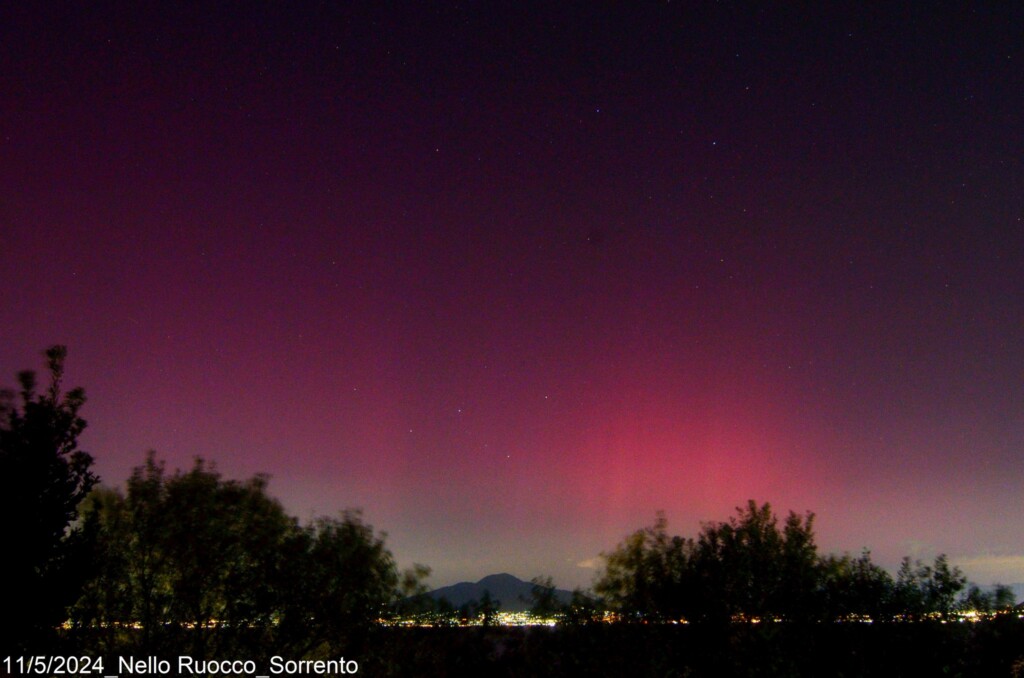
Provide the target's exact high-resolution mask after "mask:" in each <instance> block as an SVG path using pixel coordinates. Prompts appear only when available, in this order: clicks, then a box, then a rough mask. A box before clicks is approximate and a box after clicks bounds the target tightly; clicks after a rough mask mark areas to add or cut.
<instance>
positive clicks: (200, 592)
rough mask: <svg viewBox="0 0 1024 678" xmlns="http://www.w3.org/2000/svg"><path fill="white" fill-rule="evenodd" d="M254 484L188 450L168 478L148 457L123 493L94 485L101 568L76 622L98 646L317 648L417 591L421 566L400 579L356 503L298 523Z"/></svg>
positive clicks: (332, 647) (250, 650) (202, 650)
mask: <svg viewBox="0 0 1024 678" xmlns="http://www.w3.org/2000/svg"><path fill="white" fill-rule="evenodd" d="M266 487H267V480H266V478H265V477H263V476H256V477H254V478H251V479H249V480H247V481H244V482H239V481H234V480H224V479H222V478H221V477H220V475H219V473H217V471H216V469H214V468H213V467H211V466H210V465H208V464H206V463H205V462H204V461H203V460H201V459H197V460H196V462H195V464H194V466H193V467H192V469H190V470H189V471H187V472H180V471H179V472H176V473H174V474H173V475H168V474H167V473H166V472H165V470H164V466H163V464H161V463H158V462H157V461H156V459H155V457H154V456H153V455H152V454H150V456H149V458H148V459H147V461H146V464H145V465H144V466H142V467H139V468H137V469H135V472H134V473H133V474H132V477H131V478H130V479H129V481H128V484H127V492H126V494H125V495H123V496H122V495H121V494H120V493H118V492H115V491H111V490H102V491H97V492H96V493H94V495H93V496H92V501H91V502H90V503H89V505H88V512H87V523H88V524H89V525H95V526H96V527H95V528H94V529H95V530H96V533H97V540H96V551H95V556H96V558H97V561H98V562H99V563H100V566H99V567H98V568H97V572H96V573H95V575H94V577H93V578H92V580H91V581H90V582H89V585H88V586H87V587H86V590H85V593H84V595H83V596H82V598H81V599H80V600H79V602H78V605H76V607H75V620H76V624H77V628H78V629H79V631H80V632H82V633H88V632H90V631H93V632H95V634H94V635H95V636H96V637H97V642H96V643H95V644H94V645H95V646H96V648H97V649H101V650H103V651H106V652H114V651H117V652H122V651H132V652H144V653H149V654H154V653H162V654H187V655H189V656H193V657H196V658H203V657H207V658H210V657H229V656H235V655H238V654H244V655H245V656H247V657H250V658H254V659H259V658H260V657H263V656H264V655H265V654H266V653H267V652H269V651H270V650H271V648H273V649H274V651H275V652H277V653H282V652H287V653H289V654H290V655H292V656H294V657H304V656H307V655H309V656H330V655H331V654H333V653H336V652H338V651H341V650H343V649H344V648H345V647H351V645H348V643H350V642H352V641H353V639H357V640H358V639H361V638H362V636H363V635H365V630H366V629H367V628H368V627H370V626H371V625H372V624H373V623H374V622H375V621H376V620H378V619H380V618H381V617H382V616H384V615H385V614H387V613H388V612H389V610H390V606H391V605H393V604H394V603H395V602H396V601H397V600H398V598H399V597H400V596H401V595H403V594H404V593H408V592H409V591H413V590H416V589H417V588H419V582H420V581H421V580H422V578H423V577H425V576H426V572H427V570H426V569H425V568H422V567H417V568H416V569H414V570H411V571H409V572H407V573H405V574H404V576H400V575H399V573H398V572H397V569H396V567H395V563H394V559H393V558H392V556H391V553H390V552H389V551H388V550H387V548H386V547H385V544H384V539H383V536H382V535H378V534H376V533H374V531H373V529H372V528H371V527H370V526H369V525H366V524H365V523H364V522H363V521H362V518H361V516H360V514H359V513H358V512H357V511H348V512H345V513H343V514H341V515H340V516H339V517H337V518H320V519H318V520H316V521H315V522H314V523H313V524H312V525H309V526H305V527H303V526H300V525H299V524H298V521H296V520H295V519H294V518H292V517H290V516H288V515H287V514H286V513H285V512H284V509H283V508H282V507H281V505H280V503H279V502H278V501H277V500H275V499H273V498H272V497H270V496H269V495H268V494H267V492H266Z"/></svg>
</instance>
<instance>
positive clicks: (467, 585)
mask: <svg viewBox="0 0 1024 678" xmlns="http://www.w3.org/2000/svg"><path fill="white" fill-rule="evenodd" d="M484 591H488V592H489V593H490V594H491V598H492V599H493V600H495V601H499V602H500V603H501V604H500V605H499V606H498V607H499V609H500V610H502V611H505V612H524V611H526V610H529V609H530V608H531V607H532V606H533V595H532V593H533V584H531V583H530V582H528V581H523V580H522V579H519V578H518V577H515V576H513V575H511V574H507V573H501V574H491V575H488V576H486V577H484V578H483V579H481V580H480V581H478V582H468V581H464V582H459V583H458V584H452V585H451V586H442V587H441V588H439V589H434V590H433V591H428V592H427V593H425V594H424V595H426V596H427V597H429V598H432V599H434V600H441V599H442V598H445V599H446V600H447V601H448V602H449V603H451V604H452V605H453V606H454V607H461V606H462V605H465V604H466V603H471V602H479V600H480V598H481V597H483V595H484ZM555 598H556V599H557V600H558V602H560V603H568V602H569V601H570V600H571V599H572V592H570V591H566V590H563V589H555Z"/></svg>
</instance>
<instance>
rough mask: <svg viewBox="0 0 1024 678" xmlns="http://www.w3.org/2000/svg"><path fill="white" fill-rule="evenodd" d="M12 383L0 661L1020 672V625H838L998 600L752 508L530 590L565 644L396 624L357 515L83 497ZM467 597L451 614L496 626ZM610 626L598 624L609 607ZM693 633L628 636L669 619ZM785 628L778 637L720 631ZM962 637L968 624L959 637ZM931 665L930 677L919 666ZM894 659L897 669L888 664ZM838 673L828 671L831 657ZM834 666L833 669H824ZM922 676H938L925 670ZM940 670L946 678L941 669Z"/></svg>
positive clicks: (178, 479) (383, 575)
mask: <svg viewBox="0 0 1024 678" xmlns="http://www.w3.org/2000/svg"><path fill="white" fill-rule="evenodd" d="M65 356H66V352H65V351H64V349H63V348H61V347H54V348H52V349H50V350H49V351H48V352H47V361H48V367H49V376H50V381H49V384H48V385H46V386H45V387H44V388H42V389H40V388H38V386H37V383H36V378H35V375H34V374H32V373H31V372H23V373H21V374H20V375H19V384H20V390H19V391H17V392H4V393H3V394H2V395H0V531H2V532H0V533H2V534H3V536H4V538H5V540H6V542H5V544H4V551H3V554H4V557H3V560H4V565H5V567H4V577H3V578H2V580H0V586H2V600H3V606H2V614H0V624H2V627H0V656H17V655H19V654H29V655H40V654H49V655H54V654H58V653H59V654H75V655H78V654H88V655H93V656H95V655H105V656H108V657H109V656H136V657H174V656H188V657H192V658H194V659H196V660H202V659H223V658H244V659H248V660H253V661H255V662H256V663H257V664H258V665H259V666H267V665H268V664H267V659H268V658H269V657H270V656H273V655H281V656H285V657H288V658H290V659H318V658H336V657H338V656H340V655H342V654H344V655H345V656H348V657H352V658H355V659H357V660H358V661H359V663H360V665H361V666H365V667H373V673H374V674H375V675H453V676H456V675H467V676H476V675H537V676H542V675H552V676H554V675H626V674H629V675H638V676H643V675H651V676H665V675H694V676H696V675H709V676H710V675H714V676H720V675H794V676H797V675H808V676H810V675H813V676H823V675H836V676H839V675H842V676H847V677H848V676H857V675H894V676H916V675H928V674H934V675H937V674H939V673H949V674H950V675H953V674H960V675H978V676H986V675H1007V674H1008V672H1009V668H1010V667H1011V666H1013V667H1016V668H1015V669H1014V670H1017V669H1018V668H1019V669H1020V671H1024V657H1021V655H1020V648H1021V647H1022V643H1024V625H1022V624H1021V622H1020V620H1018V619H1016V617H1015V616H1014V615H1004V616H1003V617H1001V618H999V619H997V620H995V621H993V623H991V624H983V625H962V624H872V625H866V624H832V623H819V622H831V621H834V620H838V619H855V618H867V617H870V618H871V619H872V620H874V621H880V622H887V621H893V620H897V619H926V618H929V617H931V616H937V617H939V618H941V617H944V616H945V617H948V616H949V615H950V614H951V613H952V612H953V611H954V610H956V609H957V608H958V607H970V608H972V609H998V608H1005V607H1007V606H1009V605H1011V604H1012V595H1010V592H1009V590H1008V589H1006V588H1000V589H997V590H996V591H995V592H994V593H992V594H986V593H983V592H981V591H980V590H978V589H977V588H976V587H968V586H967V583H966V580H965V578H964V576H963V574H962V573H961V572H960V571H959V570H958V569H957V568H956V567H953V566H951V565H950V564H949V562H948V561H947V559H946V558H945V557H944V556H940V557H939V558H937V559H935V561H934V562H933V563H931V564H927V565H925V564H921V563H916V562H911V561H910V560H909V559H908V560H905V561H904V563H903V565H902V567H901V568H900V570H899V571H898V572H897V574H896V575H895V576H892V575H890V574H888V573H887V572H886V571H885V570H883V569H882V568H880V567H878V566H877V565H875V564H874V563H872V561H871V558H870V554H868V553H867V552H865V553H863V554H861V555H860V556H858V557H851V556H831V555H821V554H819V553H818V551H817V546H816V544H815V539H814V532H813V522H814V517H813V515H811V514H807V515H803V516H799V515H796V514H792V513H790V514H789V515H788V517H787V518H785V519H784V520H781V521H780V519H779V518H778V517H777V516H776V515H775V514H774V513H773V512H772V509H771V507H770V506H769V505H768V504H763V505H758V504H756V503H754V502H751V503H750V504H749V505H748V506H746V507H745V508H742V509H740V510H738V512H737V515H736V516H734V517H733V518H731V519H730V520H728V521H727V522H723V523H711V524H708V525H705V526H704V527H703V528H702V530H701V531H700V533H699V534H698V535H697V536H696V537H695V538H686V537H681V536H672V535H669V533H668V530H667V524H666V522H665V519H664V518H663V517H659V518H658V520H657V522H655V524H654V525H652V526H650V527H647V528H645V529H642V530H638V531H637V532H635V533H634V534H632V535H630V536H629V537H628V538H627V539H626V540H625V541H624V542H623V543H622V544H620V545H619V546H618V547H617V548H616V549H615V550H613V551H612V552H610V553H608V554H606V556H605V559H606V567H605V569H604V571H603V572H602V573H601V575H600V576H599V578H598V580H597V581H596V583H595V593H596V594H597V595H596V596H594V595H591V594H590V593H589V592H583V591H576V592H574V594H573V597H572V600H571V602H570V603H569V604H568V605H565V606H563V605H562V604H561V603H560V602H559V600H558V599H557V597H556V596H555V589H554V585H553V582H551V580H550V579H537V580H535V587H534V598H535V600H534V602H535V603H536V607H537V609H538V611H543V612H545V613H546V614H558V615H561V618H562V620H563V624H562V628H561V629H559V630H556V631H550V630H549V629H533V630H522V629H504V628H500V627H495V626H483V627H480V628H477V629H453V628H430V629H423V628H421V629H404V628H394V627H388V626H385V625H381V624H378V623H376V622H377V621H378V620H379V619H381V618H382V617H387V616H398V615H408V614H415V613H424V612H426V613H428V614H429V613H433V614H434V615H435V617H437V618H447V617H450V615H446V614H440V613H441V612H448V613H451V612H453V611H452V610H450V609H449V610H447V611H445V610H439V609H436V608H435V609H434V610H432V611H431V610H424V609H423V608H421V607H419V606H420V605H421V604H422V603H423V601H424V600H425V596H423V595H422V594H423V586H422V582H423V580H424V579H425V577H426V575H427V573H428V570H427V569H426V568H424V567H422V566H416V567H414V568H413V569H411V570H409V571H405V572H400V571H399V569H398V568H397V566H396V563H395V560H394V558H393V556H392V554H391V553H390V552H389V550H388V549H387V547H386V544H385V542H384V536H383V535H382V534H380V533H378V532H375V531H374V530H373V529H372V528H371V527H370V526H369V525H367V524H366V523H365V522H364V521H363V519H362V517H361V515H360V514H359V513H358V512H351V511H350V512H345V513H341V514H340V515H338V516H336V517H330V518H320V519H318V520H315V521H313V522H312V523H310V524H301V523H300V522H299V521H298V520H297V519H295V518H294V517H292V516H289V515H288V514H287V513H286V512H285V511H284V509H283V507H282V506H281V504H280V503H279V502H278V501H277V500H276V499H274V498H273V497H271V496H270V495H269V494H268V493H267V480H266V478H265V477H262V476H257V477H255V478H251V479H249V480H246V481H236V480H226V479H224V478H222V477H221V476H220V474H219V473H218V472H217V470H216V468H215V467H213V466H212V465H210V464H208V463H206V462H204V461H202V460H197V461H196V462H195V463H194V465H193V466H192V467H191V468H190V469H187V470H178V471H174V472H169V471H168V470H167V469H166V468H165V466H164V465H163V464H162V463H160V462H159V461H158V460H157V458H156V457H155V455H152V454H151V455H150V456H149V457H148V459H147V460H146V461H145V463H144V464H143V465H142V466H140V467H139V468H137V469H135V471H134V472H133V473H132V475H131V477H130V478H129V479H128V482H127V483H126V485H125V487H124V489H123V490H114V489H110V488H103V487H100V486H98V478H97V477H96V476H95V474H94V473H93V472H92V470H91V469H92V465H93V460H92V457H91V456H90V455H89V454H88V453H86V452H84V451H82V450H80V449H79V448H78V438H79V436H80V434H81V432H82V431H83V430H84V427H85V421H84V420H83V419H82V418H81V417H80V415H79V412H80V409H81V407H82V405H83V404H84V402H85V396H84V393H83V392H82V391H81V390H80V389H73V390H70V391H67V392H64V390H63V388H62V383H61V382H62V378H63V364H64V359H65ZM496 608H497V603H496V602H495V601H492V600H490V599H487V600H483V601H481V605H480V606H479V607H478V608H475V609H469V608H468V607H467V610H466V611H465V614H464V615H462V616H463V617H465V618H467V620H468V617H469V616H470V615H472V614H480V615H483V618H484V620H485V621H489V620H493V618H494V612H495V610H496ZM607 608H611V609H613V610H615V611H616V612H617V614H618V615H619V618H620V619H622V620H623V621H624V622H626V623H623V624H604V623H593V622H595V621H596V620H598V619H602V618H603V612H604V610H605V609H607ZM680 619H685V620H687V621H690V622H693V623H692V624H689V625H686V626H682V625H678V626H677V625H672V624H649V625H642V624H640V623H631V622H657V621H676V620H680ZM744 619H745V620H754V619H757V620H775V619H778V620H784V621H786V622H809V623H782V624H744V623H738V624H737V623H732V622H734V621H735V620H744ZM968 627H973V628H968ZM934 648H939V649H941V650H942V651H941V652H939V653H938V654H936V655H935V658H934V661H932V663H931V664H927V665H922V664H921V660H920V659H919V656H921V654H922V653H923V652H930V651H931V650H932V649H934ZM898 654H902V655H903V656H905V657H907V658H908V659H907V661H906V662H904V664H903V665H899V664H898V662H897V665H895V666H894V665H893V663H892V662H893V657H895V656H897V655H898ZM837 657H841V658H845V659H842V660H841V661H837V660H835V658H837ZM830 661H831V662H832V664H831V665H829V664H828V663H827V662H830ZM922 666H924V667H925V668H926V669H929V668H934V669H935V670H934V671H930V670H925V671H924V672H923V673H922V670H921V669H922ZM951 672H952V673H951Z"/></svg>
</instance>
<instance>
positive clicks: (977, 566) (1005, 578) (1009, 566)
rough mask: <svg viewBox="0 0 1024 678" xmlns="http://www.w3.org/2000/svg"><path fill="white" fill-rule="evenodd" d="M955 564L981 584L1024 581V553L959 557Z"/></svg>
mask: <svg viewBox="0 0 1024 678" xmlns="http://www.w3.org/2000/svg"><path fill="white" fill-rule="evenodd" d="M953 564H954V565H956V566H957V567H959V568H960V569H961V570H963V571H964V573H965V574H966V575H967V577H968V578H969V579H971V580H977V581H978V583H981V584H994V583H996V582H999V583H1002V584H1011V583H1015V582H1024V555H1010V556H994V555H984V556H971V557H968V558H957V559H955V560H954V561H953Z"/></svg>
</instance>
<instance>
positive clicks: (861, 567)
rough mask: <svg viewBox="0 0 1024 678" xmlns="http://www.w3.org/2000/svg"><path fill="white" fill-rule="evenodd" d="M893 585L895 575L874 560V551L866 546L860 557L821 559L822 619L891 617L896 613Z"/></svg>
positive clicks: (879, 618)
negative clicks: (872, 556)
mask: <svg viewBox="0 0 1024 678" xmlns="http://www.w3.org/2000/svg"><path fill="white" fill-rule="evenodd" d="M894 586H895V582H894V581H893V578H892V576H891V575H890V574H889V573H888V572H886V571H885V570H884V569H883V568H881V567H879V566H878V565H875V564H874V563H873V562H872V561H871V552H870V551H868V550H866V549H865V550H864V551H862V552H861V554H860V556H859V557H857V558H851V557H850V556H849V555H843V556H841V557H836V556H832V555H829V556H826V557H824V558H822V559H821V591H822V596H823V600H822V613H823V618H824V619H826V620H834V619H843V618H848V617H850V616H855V617H868V618H870V619H872V620H873V621H886V620H888V619H891V618H892V615H893V614H894V612H895V611H894V610H893V597H894Z"/></svg>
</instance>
